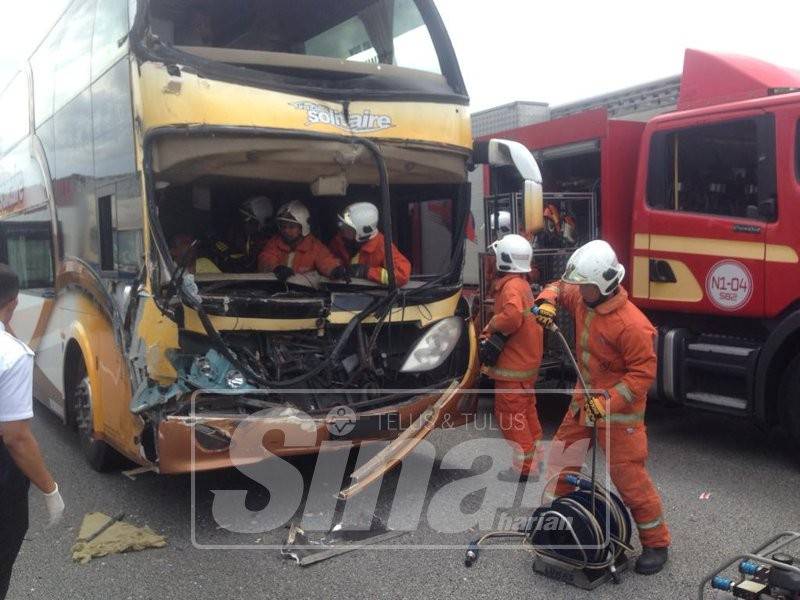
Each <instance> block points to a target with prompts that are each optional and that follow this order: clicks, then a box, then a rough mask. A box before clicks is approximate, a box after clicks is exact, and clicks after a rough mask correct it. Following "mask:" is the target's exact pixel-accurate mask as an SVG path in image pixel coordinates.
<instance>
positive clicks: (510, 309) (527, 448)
mask: <svg viewBox="0 0 800 600" xmlns="http://www.w3.org/2000/svg"><path fill="white" fill-rule="evenodd" d="M532 306H533V293H532V292H531V288H530V284H529V283H528V280H527V279H526V277H525V275H524V274H507V275H503V276H501V277H500V278H499V279H496V280H495V282H494V316H493V317H492V319H491V320H490V321H489V323H488V324H487V325H486V328H485V329H484V331H483V335H484V336H489V335H491V334H492V333H494V332H496V331H499V332H500V333H502V334H504V335H508V336H509V338H508V341H506V343H505V346H503V351H502V352H501V353H500V357H499V358H498V359H497V364H496V365H494V366H492V367H490V366H488V365H484V366H483V367H482V369H481V371H482V372H483V373H485V374H486V375H488V376H489V377H491V378H492V379H494V381H495V393H494V416H495V419H497V423H498V424H499V426H500V430H501V431H502V432H503V437H505V438H506V440H508V441H509V442H510V443H511V444H512V445H514V444H516V445H517V446H519V448H518V450H517V451H516V452H515V454H514V463H513V464H514V467H515V468H516V469H517V470H519V471H520V473H523V474H525V475H527V474H528V473H530V472H531V471H532V470H534V468H535V467H538V460H537V459H536V447H537V444H538V442H539V440H540V439H541V438H542V426H541V424H540V423H539V415H538V414H537V412H536V395H535V393H534V390H533V384H534V383H535V382H536V378H537V376H538V373H539V365H540V364H541V362H542V343H543V334H542V328H541V327H540V326H539V325H538V324H537V323H536V319H535V317H534V316H533V315H532V314H531V307H532Z"/></svg>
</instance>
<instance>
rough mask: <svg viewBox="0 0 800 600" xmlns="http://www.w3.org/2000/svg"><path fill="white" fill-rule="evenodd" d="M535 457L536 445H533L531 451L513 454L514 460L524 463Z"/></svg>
mask: <svg viewBox="0 0 800 600" xmlns="http://www.w3.org/2000/svg"><path fill="white" fill-rule="evenodd" d="M534 456H536V444H534V445H533V450H531V451H530V452H515V453H514V459H515V460H518V461H520V462H525V461H526V460H528V459H530V458H533V457H534Z"/></svg>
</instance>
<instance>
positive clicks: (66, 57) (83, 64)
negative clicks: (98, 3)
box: [54, 0, 95, 112]
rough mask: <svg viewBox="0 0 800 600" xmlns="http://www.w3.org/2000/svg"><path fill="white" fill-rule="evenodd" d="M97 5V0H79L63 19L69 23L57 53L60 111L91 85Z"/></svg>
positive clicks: (57, 89)
mask: <svg viewBox="0 0 800 600" xmlns="http://www.w3.org/2000/svg"><path fill="white" fill-rule="evenodd" d="M94 6H95V2H94V0H78V1H77V2H75V3H74V4H73V5H72V6H71V7H70V9H69V11H67V13H66V14H65V15H64V16H63V17H62V19H61V20H62V23H64V24H65V25H64V36H63V37H62V38H61V42H60V43H59V46H58V53H57V54H56V56H55V60H56V71H55V99H54V109H55V111H56V112H58V109H59V108H61V107H62V106H64V105H66V104H67V103H68V102H69V101H70V100H72V99H73V98H74V97H75V96H76V95H78V94H79V93H80V92H82V91H83V90H85V89H86V88H87V87H89V78H90V76H91V58H92V37H91V35H90V34H91V31H92V24H93V23H94Z"/></svg>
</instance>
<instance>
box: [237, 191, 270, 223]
mask: <svg viewBox="0 0 800 600" xmlns="http://www.w3.org/2000/svg"><path fill="white" fill-rule="evenodd" d="M239 212H240V213H241V214H242V215H243V216H244V218H245V219H252V220H254V221H257V222H258V226H259V227H264V225H266V224H267V221H268V220H269V219H270V218H271V217H272V214H273V212H274V209H273V208H272V200H270V199H269V198H267V197H266V196H254V197H252V198H250V199H248V200H245V201H244V202H242V205H241V206H240V207H239Z"/></svg>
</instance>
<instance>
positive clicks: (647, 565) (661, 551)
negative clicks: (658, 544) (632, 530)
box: [636, 546, 669, 575]
mask: <svg viewBox="0 0 800 600" xmlns="http://www.w3.org/2000/svg"><path fill="white" fill-rule="evenodd" d="M668 554H669V548H648V547H647V546H645V547H643V548H642V554H641V556H640V557H639V558H638V559H636V572H637V573H639V574H640V575H655V574H656V573H658V572H659V571H660V570H661V569H663V568H664V565H665V564H666V562H667V558H668Z"/></svg>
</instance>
